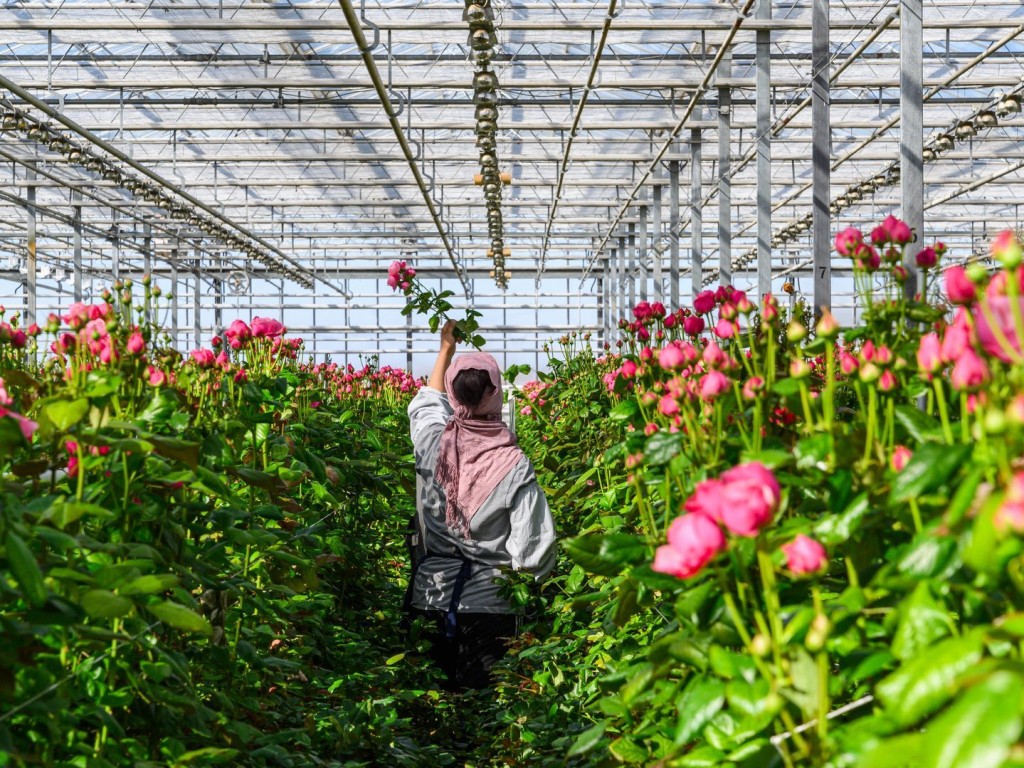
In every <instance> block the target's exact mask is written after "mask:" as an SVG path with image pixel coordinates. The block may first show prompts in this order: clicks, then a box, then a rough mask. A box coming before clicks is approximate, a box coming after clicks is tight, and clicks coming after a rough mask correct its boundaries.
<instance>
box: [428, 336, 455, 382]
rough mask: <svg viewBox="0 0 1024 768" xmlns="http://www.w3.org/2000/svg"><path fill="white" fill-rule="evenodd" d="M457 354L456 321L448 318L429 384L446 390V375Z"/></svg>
mask: <svg viewBox="0 0 1024 768" xmlns="http://www.w3.org/2000/svg"><path fill="white" fill-rule="evenodd" d="M454 356H455V321H454V320H448V321H447V322H446V323H445V324H444V327H443V328H442V329H441V349H440V351H439V352H438V353H437V361H436V362H435V363H434V370H433V371H432V372H431V373H430V378H429V379H427V386H428V387H430V388H432V389H436V390H438V391H439V392H444V375H445V373H447V372H448V366H449V365H451V364H452V357H454Z"/></svg>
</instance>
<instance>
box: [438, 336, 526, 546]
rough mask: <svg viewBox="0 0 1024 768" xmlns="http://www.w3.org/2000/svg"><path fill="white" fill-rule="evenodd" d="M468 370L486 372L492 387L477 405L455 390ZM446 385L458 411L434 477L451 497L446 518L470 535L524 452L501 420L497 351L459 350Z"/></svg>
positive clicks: (445, 437) (446, 431)
mask: <svg viewBox="0 0 1024 768" xmlns="http://www.w3.org/2000/svg"><path fill="white" fill-rule="evenodd" d="M469 369H478V370H482V371H486V372H487V374H488V376H489V378H490V380H491V387H492V390H491V391H490V392H487V393H485V394H484V396H483V398H482V399H481V400H480V402H479V403H477V404H476V406H475V407H472V408H470V407H468V406H466V405H464V404H463V403H460V402H459V400H458V398H457V397H456V396H455V393H454V392H453V391H452V382H454V381H455V377H456V376H457V375H458V374H459V373H460V372H461V371H465V370H469ZM444 388H445V389H446V390H447V392H448V400H449V402H450V403H451V405H452V409H453V410H454V411H455V413H454V415H453V416H452V418H451V419H450V420H449V421H448V425H447V426H446V427H445V429H444V434H443V435H442V436H441V452H440V455H439V456H438V458H437V467H436V469H435V471H434V476H435V478H436V479H437V482H438V483H440V484H441V487H442V488H444V491H445V495H446V496H447V500H448V506H447V509H446V510H445V522H446V523H447V525H448V527H449V528H458V529H461V530H462V532H463V535H465V536H466V537H467V538H468V537H469V523H470V521H471V520H472V519H473V515H475V514H476V513H477V510H479V509H480V506H481V505H482V504H483V503H484V501H486V500H487V497H488V496H490V495H491V493H492V492H493V491H494V489H495V488H497V487H498V484H499V483H501V481H502V480H504V479H505V477H506V476H507V475H508V473H509V472H511V471H512V468H513V467H515V465H516V464H518V463H519V461H520V459H522V457H523V451H522V449H520V448H519V445H518V444H517V443H516V436H515V435H514V434H512V431H511V430H510V429H509V428H508V427H507V426H505V422H503V421H502V420H501V374H500V372H499V371H498V362H497V361H496V360H495V359H494V356H493V355H490V354H488V353H487V352H468V353H465V354H462V355H459V357H457V358H456V359H455V362H454V363H453V364H452V365H451V366H450V367H449V368H448V371H447V373H445V377H444Z"/></svg>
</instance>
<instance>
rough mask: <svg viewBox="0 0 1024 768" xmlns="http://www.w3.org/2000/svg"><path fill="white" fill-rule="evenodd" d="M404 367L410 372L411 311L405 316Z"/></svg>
mask: <svg viewBox="0 0 1024 768" xmlns="http://www.w3.org/2000/svg"><path fill="white" fill-rule="evenodd" d="M405 367H406V368H407V369H408V370H409V372H410V373H411V372H412V312H410V313H409V314H408V315H406V316H405Z"/></svg>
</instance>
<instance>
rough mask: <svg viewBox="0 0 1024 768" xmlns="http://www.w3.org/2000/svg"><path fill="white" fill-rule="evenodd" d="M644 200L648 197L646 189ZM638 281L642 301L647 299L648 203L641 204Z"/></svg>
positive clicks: (637, 255) (638, 236)
mask: <svg viewBox="0 0 1024 768" xmlns="http://www.w3.org/2000/svg"><path fill="white" fill-rule="evenodd" d="M641 199H643V200H646V199H647V192H646V190H645V191H644V193H643V196H642V198H641ZM636 262H637V282H639V283H640V291H639V293H640V301H647V205H646V204H645V205H641V206H640V226H639V227H638V231H637V254H636Z"/></svg>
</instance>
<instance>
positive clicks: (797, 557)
mask: <svg viewBox="0 0 1024 768" xmlns="http://www.w3.org/2000/svg"><path fill="white" fill-rule="evenodd" d="M782 553H783V554H784V555H785V556H786V567H787V568H788V569H789V570H790V571H792V572H793V573H795V574H797V575H805V574H810V573H818V571H821V570H823V569H824V568H825V566H827V565H828V555H827V554H826V553H825V548H824V547H823V546H821V544H819V543H818V542H816V541H815V540H814V539H812V538H810V537H808V536H804V535H803V534H802V533H801V534H799V535H798V536H797V537H796V538H795V539H793V541H791V542H790V543H789V544H783V545H782Z"/></svg>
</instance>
